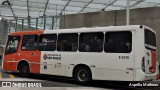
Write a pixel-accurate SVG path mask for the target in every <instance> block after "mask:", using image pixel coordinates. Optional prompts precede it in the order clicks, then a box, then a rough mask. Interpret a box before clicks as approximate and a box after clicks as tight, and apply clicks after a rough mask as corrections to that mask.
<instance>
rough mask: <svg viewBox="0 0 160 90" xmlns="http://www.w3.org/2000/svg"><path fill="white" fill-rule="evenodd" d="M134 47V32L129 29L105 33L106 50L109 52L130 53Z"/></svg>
mask: <svg viewBox="0 0 160 90" xmlns="http://www.w3.org/2000/svg"><path fill="white" fill-rule="evenodd" d="M131 49H132V33H131V32H129V31H121V32H107V33H106V34H105V45H104V51H105V52H107V53H130V52H131Z"/></svg>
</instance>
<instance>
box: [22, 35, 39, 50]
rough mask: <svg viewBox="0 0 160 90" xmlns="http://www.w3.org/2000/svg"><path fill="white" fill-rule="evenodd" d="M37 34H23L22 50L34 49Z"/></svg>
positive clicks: (35, 47)
mask: <svg viewBox="0 0 160 90" xmlns="http://www.w3.org/2000/svg"><path fill="white" fill-rule="evenodd" d="M37 43H38V35H24V36H23V41H22V50H36V49H37Z"/></svg>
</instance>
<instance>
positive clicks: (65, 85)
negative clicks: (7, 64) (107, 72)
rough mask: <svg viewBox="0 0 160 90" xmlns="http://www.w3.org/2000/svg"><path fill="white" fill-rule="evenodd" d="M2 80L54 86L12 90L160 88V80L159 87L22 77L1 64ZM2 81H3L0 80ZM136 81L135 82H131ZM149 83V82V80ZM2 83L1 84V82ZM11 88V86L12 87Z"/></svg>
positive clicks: (43, 76) (149, 89)
mask: <svg viewBox="0 0 160 90" xmlns="http://www.w3.org/2000/svg"><path fill="white" fill-rule="evenodd" d="M0 81H5V82H6V81H34V82H35V81H40V82H42V83H45V84H47V85H50V86H52V87H45V88H44V87H43V88H12V90H28V89H30V90H31V89H33V90H115V89H122V90H124V89H127V90H128V89H129V90H133V89H137V90H143V89H148V90H153V89H154V90H160V81H155V82H151V83H156V84H158V85H159V87H136V88H134V87H133V86H132V87H129V83H130V82H116V81H93V82H92V83H91V84H89V85H86V86H85V85H78V84H75V82H74V81H73V80H72V79H71V78H66V77H57V76H50V75H31V77H29V78H22V77H20V76H19V74H17V73H9V72H7V71H4V70H2V69H1V66H0ZM0 83H1V82H0ZM131 83H134V82H131ZM147 83H148V82H147ZM0 85H1V84H0ZM10 89H11V88H10ZM10 89H9V88H0V90H10Z"/></svg>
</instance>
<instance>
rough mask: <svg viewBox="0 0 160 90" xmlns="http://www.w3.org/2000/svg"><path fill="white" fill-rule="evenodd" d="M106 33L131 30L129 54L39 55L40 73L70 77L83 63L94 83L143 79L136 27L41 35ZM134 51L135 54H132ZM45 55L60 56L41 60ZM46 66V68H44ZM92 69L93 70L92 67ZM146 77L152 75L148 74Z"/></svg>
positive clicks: (57, 31)
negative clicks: (56, 58) (94, 80)
mask: <svg viewBox="0 0 160 90" xmlns="http://www.w3.org/2000/svg"><path fill="white" fill-rule="evenodd" d="M108 31H131V32H132V51H131V52H130V53H105V52H101V53H99V52H98V53H96V52H79V51H77V52H57V51H52V52H51V51H42V52H41V66H40V67H41V69H40V73H41V74H51V75H60V76H68V77H72V75H73V68H74V67H75V66H76V65H78V64H85V65H87V66H88V67H90V69H91V72H92V79H96V80H123V81H139V80H145V79H144V75H146V74H145V73H144V72H143V71H142V69H141V68H142V67H141V61H142V57H143V56H144V46H143V44H142V43H144V42H142V41H144V37H141V35H142V33H143V32H142V31H143V30H141V29H140V28H139V25H137V26H116V27H114V26H113V27H100V28H98V27H97V28H89V29H87V28H80V29H74V30H73V29H71V30H67V29H66V31H65V30H62V31H61V30H54V31H52V30H46V31H44V34H51V33H52V34H59V33H74V32H75V33H81V32H108ZM135 52H136V53H135ZM45 54H51V55H60V57H61V59H60V60H55V59H49V60H44V55H45ZM121 56H128V57H129V58H128V59H119V57H121ZM45 66H47V68H45ZM93 66H94V67H93ZM148 76H150V78H152V77H153V74H151V75H148Z"/></svg>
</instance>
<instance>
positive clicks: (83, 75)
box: [78, 70, 88, 81]
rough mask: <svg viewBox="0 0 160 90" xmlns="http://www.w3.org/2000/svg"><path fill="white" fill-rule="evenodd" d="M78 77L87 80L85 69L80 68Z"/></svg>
mask: <svg viewBox="0 0 160 90" xmlns="http://www.w3.org/2000/svg"><path fill="white" fill-rule="evenodd" d="M78 79H79V81H87V79H88V74H87V71H86V70H80V71H79V72H78Z"/></svg>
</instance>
